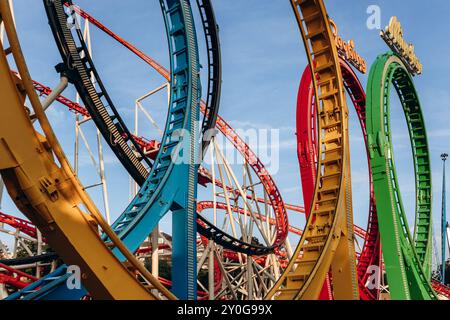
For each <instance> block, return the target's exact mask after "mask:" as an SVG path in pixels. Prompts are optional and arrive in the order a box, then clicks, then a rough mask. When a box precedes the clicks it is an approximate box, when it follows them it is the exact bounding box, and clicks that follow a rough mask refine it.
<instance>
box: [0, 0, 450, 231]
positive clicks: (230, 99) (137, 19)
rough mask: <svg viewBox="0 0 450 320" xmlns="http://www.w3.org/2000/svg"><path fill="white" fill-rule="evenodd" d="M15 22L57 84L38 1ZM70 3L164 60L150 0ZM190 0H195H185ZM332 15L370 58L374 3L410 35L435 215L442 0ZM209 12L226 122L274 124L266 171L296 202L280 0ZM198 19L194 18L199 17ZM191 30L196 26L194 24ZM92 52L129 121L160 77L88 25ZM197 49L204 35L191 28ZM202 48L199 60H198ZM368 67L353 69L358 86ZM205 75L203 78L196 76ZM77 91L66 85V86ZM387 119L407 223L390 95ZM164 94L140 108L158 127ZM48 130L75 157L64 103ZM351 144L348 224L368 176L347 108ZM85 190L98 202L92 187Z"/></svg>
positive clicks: (295, 37)
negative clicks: (276, 144)
mask: <svg viewBox="0 0 450 320" xmlns="http://www.w3.org/2000/svg"><path fill="white" fill-rule="evenodd" d="M14 3H15V13H16V19H17V28H18V32H19V36H20V39H21V42H22V47H23V50H24V53H25V56H26V59H27V62H28V66H29V68H30V71H31V74H32V76H33V77H34V78H35V79H36V80H38V81H40V82H42V83H44V84H46V85H48V86H55V85H56V84H57V82H58V76H57V74H56V73H55V72H54V68H53V67H54V65H56V64H57V63H59V62H60V57H59V53H58V51H57V49H56V46H55V44H54V40H53V37H52V35H51V31H50V29H49V27H48V24H47V19H46V16H45V12H44V10H43V6H42V1H29V0H15V1H14ZM75 3H76V4H78V5H80V6H81V7H82V8H84V9H85V10H87V11H88V12H89V13H91V14H92V15H93V16H94V17H96V18H97V19H99V20H100V21H102V22H103V23H104V24H105V25H107V26H108V27H110V28H111V29H112V30H114V31H115V32H117V33H118V34H119V35H121V36H122V37H124V38H125V39H127V40H128V41H130V42H131V43H133V44H135V45H136V46H137V47H139V48H141V49H142V50H143V51H145V52H146V53H148V54H149V55H150V56H152V57H153V58H155V59H156V60H157V61H159V62H160V63H161V64H163V65H164V66H166V67H168V65H169V64H168V54H167V44H166V36H165V32H164V26H163V20H162V16H161V12H160V8H159V2H158V1H148V0H146V1H144V0H131V1H106V0H97V1H87V0H78V1H75ZM193 3H194V1H193ZM325 3H326V6H327V8H328V11H329V14H330V16H331V17H332V18H333V19H334V20H335V22H336V23H337V25H338V27H339V33H340V35H341V36H342V37H343V38H344V39H350V38H352V39H354V40H355V43H356V47H357V51H358V52H359V53H360V54H361V55H362V56H363V57H364V58H365V59H366V61H367V63H368V66H370V65H371V63H372V62H373V61H374V59H375V58H376V56H377V55H378V54H382V53H384V52H386V51H387V50H388V48H387V46H386V45H385V44H384V43H383V41H382V40H381V39H380V37H379V35H378V31H377V30H368V29H367V27H366V19H367V17H368V15H367V14H366V9H367V7H368V6H369V5H372V4H376V5H379V6H380V8H381V14H382V26H385V25H386V24H387V23H388V22H389V18H390V17H391V16H392V15H397V16H398V17H399V20H400V21H401V23H402V25H403V28H404V31H405V37H406V39H407V40H408V41H411V42H413V43H414V45H415V47H416V53H417V54H418V56H419V57H420V59H421V60H422V63H423V65H424V73H423V75H422V76H420V77H417V78H415V83H416V86H417V89H418V91H419V95H420V97H421V101H422V106H423V109H424V112H425V118H426V122H427V128H428V136H429V142H430V146H431V156H432V163H433V179H434V180H433V183H434V189H433V190H434V216H435V218H436V219H435V221H436V225H435V226H436V228H437V227H438V224H437V221H438V217H439V215H440V208H441V205H440V191H441V183H442V181H441V162H440V158H439V155H440V153H441V152H444V151H447V152H448V151H450V142H449V139H448V138H449V137H450V129H449V127H448V122H449V119H450V108H449V106H450V91H449V88H450V77H449V76H448V75H449V74H450V59H449V56H450V42H448V41H446V39H448V35H449V33H450V26H449V25H448V23H446V20H447V19H448V15H449V14H450V3H449V2H447V1H442V0H430V1H428V2H427V4H426V7H427V8H426V10H424V3H423V1H419V0H409V1H405V0H394V1H392V0H391V1H373V0H371V1H365V0H345V1H332V0H328V1H325ZM214 5H215V11H216V15H217V20H218V22H219V25H220V33H221V43H222V55H223V91H222V103H221V110H220V114H221V115H222V116H223V117H224V118H225V119H226V120H227V121H229V122H230V123H231V124H232V125H233V126H235V127H237V128H241V129H248V128H275V129H279V130H280V138H281V141H280V145H281V148H280V170H279V172H278V173H277V174H276V175H274V178H275V180H276V182H277V184H278V186H279V188H280V190H281V192H282V196H283V198H284V200H285V201H286V202H289V203H293V204H302V203H303V201H302V195H301V187H300V175H299V168H298V162H297V155H296V139H295V108H296V105H295V104H296V96H297V89H298V83H299V80H300V77H301V73H302V72H303V70H304V68H305V66H306V63H307V61H306V55H305V53H304V48H303V44H302V43H301V37H300V33H299V30H298V27H297V25H296V21H295V18H294V15H293V13H292V10H291V7H290V2H289V1H288V0H277V1H273V0H272V1H271V0H259V1H257V0H246V1H237V0H216V1H214ZM197 22H199V21H197ZM197 26H198V28H200V24H199V23H197ZM91 35H92V45H93V58H94V62H95V64H96V66H97V68H98V70H99V72H100V74H101V75H102V79H103V81H104V82H105V85H106V87H107V88H108V90H109V93H110V95H111V96H112V98H113V100H114V102H115V104H116V106H117V107H118V108H119V110H120V111H121V113H122V115H123V117H124V118H125V120H126V122H127V123H129V126H130V127H131V128H133V106H134V100H135V99H136V98H138V97H139V96H141V95H143V94H144V93H146V92H148V91H149V90H151V89H154V88H155V87H157V86H159V85H161V84H163V83H164V79H163V78H162V77H160V76H159V75H158V74H157V73H156V72H155V71H153V70H151V69H150V68H149V67H148V66H147V65H146V64H145V63H143V62H141V61H140V60H139V59H137V58H136V57H134V56H133V55H132V54H131V53H129V52H128V51H127V50H126V49H123V48H122V47H121V46H120V45H119V44H117V43H115V42H114V41H113V40H111V39H110V38H108V37H107V36H105V35H104V34H102V33H101V32H100V31H98V30H96V29H95V28H94V27H92V28H91ZM199 41H200V48H201V49H204V46H203V44H202V42H203V35H202V34H201V33H200V32H199ZM203 52H204V50H202V56H201V59H202V60H201V62H203V63H204V64H205V66H206V63H205V59H204V58H205V55H204V54H203ZM366 79H367V75H362V76H361V81H362V82H363V84H364V86H365V85H366ZM204 83H205V82H204ZM64 94H65V95H66V96H67V97H69V98H75V92H74V90H73V88H69V89H68V90H66V91H65V93H64ZM393 101H395V103H394V104H393V106H392V126H393V128H394V142H395V156H396V161H397V167H398V168H397V169H398V173H399V176H400V177H399V179H400V187H401V190H402V193H403V201H404V204H405V208H406V209H407V212H408V215H409V219H410V220H409V221H410V224H411V225H413V217H414V213H413V211H414V198H415V194H414V189H413V186H414V180H413V175H412V172H413V167H412V160H411V151H410V147H409V138H408V135H407V131H406V125H405V121H404V118H403V114H402V112H401V108H400V106H399V104H398V102H397V101H398V99H397V98H396V97H393ZM165 102H166V100H165V96H164V94H159V95H157V96H156V97H155V98H154V99H152V100H151V101H150V102H147V103H146V108H148V109H149V110H151V112H152V115H154V116H155V118H156V119H157V121H158V122H159V123H160V124H161V126H163V123H164V119H165V107H164V104H165ZM49 116H50V119H51V121H52V123H53V125H54V129H55V131H56V132H57V134H58V137H59V138H60V140H61V142H62V144H63V147H64V148H65V150H66V153H67V155H68V156H69V157H70V159H72V158H73V144H74V124H73V120H74V117H73V115H72V114H71V113H69V112H67V111H66V109H65V107H61V106H56V105H55V106H54V107H52V109H51V111H50V112H49ZM351 118H352V119H351V127H350V130H351V151H352V176H353V191H354V193H353V201H354V215H355V222H356V223H357V224H359V225H361V226H365V225H366V221H367V208H368V177H367V174H368V173H367V165H366V160H365V151H364V146H363V140H362V137H361V134H360V129H359V125H358V123H357V120H356V117H355V113H354V112H353V111H352V112H351ZM84 128H85V130H86V134H87V135H88V136H89V137H90V138H89V140H90V141H92V142H93V141H94V140H93V139H94V138H93V137H94V132H95V131H94V128H93V126H92V124H86V125H85V127H84ZM141 129H142V131H141V134H142V135H145V136H146V137H149V138H155V137H158V133H157V132H156V131H155V130H152V129H151V128H150V126H148V125H146V124H141ZM104 148H105V152H106V167H107V179H108V187H109V191H110V199H111V209H112V214H113V217H116V216H117V215H118V214H120V212H121V211H122V209H123V208H124V207H125V206H126V204H127V202H128V200H129V199H128V197H127V196H126V194H128V180H127V174H126V172H125V170H123V169H122V168H121V167H120V164H119V163H118V162H117V161H116V160H115V158H114V156H113V155H112V153H111V152H110V151H109V150H107V147H106V145H105V146H104ZM92 173H93V171H92V166H90V165H89V158H88V157H87V155H86V153H84V154H83V155H82V156H81V170H80V177H81V179H82V181H83V183H85V184H86V185H89V184H91V183H95V182H97V180H96V179H94V175H93V174H92ZM92 196H93V197H94V199H95V200H96V201H97V203H98V205H99V207H100V208H102V206H101V198H100V193H99V192H98V191H92ZM3 204H4V206H3V211H5V212H6V213H11V214H18V211H17V209H16V208H15V207H14V206H13V205H12V204H11V202H10V201H9V200H8V199H7V196H5V197H4V203H3Z"/></svg>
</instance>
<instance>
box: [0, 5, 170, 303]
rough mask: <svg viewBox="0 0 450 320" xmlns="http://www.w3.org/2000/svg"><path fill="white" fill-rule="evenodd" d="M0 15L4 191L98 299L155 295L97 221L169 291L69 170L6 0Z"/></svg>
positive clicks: (0, 170) (0, 129)
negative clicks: (1, 31)
mask: <svg viewBox="0 0 450 320" xmlns="http://www.w3.org/2000/svg"><path fill="white" fill-rule="evenodd" d="M0 15H1V18H2V21H3V23H4V26H5V30H6V34H7V37H8V43H9V45H10V48H3V46H2V50H1V53H0V74H1V76H0V87H1V88H2V99H1V101H0V103H1V108H2V110H4V114H3V116H2V117H1V119H0V122H1V124H0V138H1V141H2V143H1V147H0V159H2V161H1V162H0V173H1V175H2V178H3V180H4V182H5V185H6V188H7V190H8V192H9V194H10V195H11V198H12V199H13V201H14V202H15V203H16V205H17V206H18V208H19V209H20V210H21V211H22V212H23V213H24V214H25V215H26V216H27V217H28V218H29V219H30V220H31V221H32V222H33V223H34V224H35V225H36V226H37V227H38V228H39V229H40V230H41V231H42V233H43V235H44V236H45V237H46V239H47V241H48V242H49V244H50V245H51V246H52V247H53V248H54V249H55V250H57V251H58V252H59V253H60V254H61V257H62V258H63V259H64V260H65V261H66V262H68V263H70V264H74V265H78V266H79V267H80V269H81V270H82V273H83V278H84V283H85V285H86V287H87V288H88V289H89V290H90V291H91V293H92V294H93V295H94V296H96V297H97V298H98V299H110V298H115V299H156V297H155V296H154V295H153V294H152V293H151V292H150V291H148V290H147V289H146V288H145V287H144V286H143V285H142V284H141V283H140V282H139V281H138V280H137V279H136V277H135V275H133V274H132V273H130V271H129V270H128V269H127V267H126V266H125V265H124V264H122V263H121V262H120V261H119V260H118V259H117V258H116V257H115V255H114V254H113V253H112V252H111V250H110V248H108V247H107V246H106V245H105V244H104V243H103V241H101V239H100V237H99V235H98V230H97V229H96V228H97V227H98V228H101V229H102V230H103V232H105V233H106V234H108V236H109V237H110V238H111V239H112V243H113V245H114V246H115V247H116V248H117V249H118V251H119V252H120V253H121V254H122V255H124V256H125V257H126V259H127V260H128V262H129V264H130V265H132V267H133V268H135V270H136V271H137V272H138V273H139V274H140V275H141V276H142V277H143V279H145V281H147V282H148V284H151V285H150V287H152V286H153V288H154V289H156V290H158V291H159V292H160V293H161V294H163V295H164V296H165V297H167V298H174V297H173V295H172V294H171V293H170V292H168V291H167V290H166V289H165V288H164V287H163V286H162V285H161V284H160V283H159V282H158V281H157V279H155V278H154V277H153V276H152V275H151V274H149V273H148V271H147V270H146V269H145V268H143V267H142V266H141V264H140V263H139V262H138V261H137V260H136V258H135V257H134V256H133V255H132V254H131V252H129V251H128V250H127V249H126V248H125V246H124V245H123V243H122V242H121V241H120V240H119V239H118V238H117V236H116V235H115V234H114V232H113V231H112V230H111V229H110V227H109V226H108V224H107V223H106V221H105V220H104V219H103V217H102V215H101V214H100V212H98V210H97V209H96V207H95V205H94V204H93V202H92V201H91V199H90V198H89V196H88V195H87V194H86V193H85V191H84V189H83V187H82V185H81V183H80V182H79V181H78V179H77V178H76V177H75V175H74V173H73V171H72V169H71V168H70V164H69V162H68V161H67V158H66V157H65V155H64V152H63V151H62V148H61V146H60V145H59V143H58V140H57V139H56V137H55V135H54V132H53V130H52V129H51V126H50V123H49V121H48V119H47V117H46V115H45V112H44V110H43V108H42V105H41V104H40V101H39V98H38V96H37V94H36V91H35V90H34V87H33V84H32V81H31V77H30V75H29V72H28V69H27V67H26V63H25V59H24V57H23V55H22V51H21V48H20V44H19V41H18V38H17V34H16V30H15V27H14V22H13V18H12V14H11V11H10V8H9V2H8V1H4V0H2V1H0ZM7 54H12V57H13V58H14V62H15V65H16V66H17V68H18V72H19V74H20V78H19V77H17V76H15V75H14V74H12V73H11V71H10V65H9V63H8V59H7V56H6V55H7ZM26 99H28V100H29V102H30V104H31V106H32V107H33V110H34V113H35V115H36V119H37V120H38V121H39V124H40V127H41V129H42V131H43V132H44V135H41V134H39V133H38V132H37V131H35V129H34V127H33V125H32V123H31V121H30V118H29V114H28V113H27V111H26V109H25V108H24V102H25V100H26ZM11 124H14V125H13V126H12V125H11ZM55 158H56V159H57V161H58V163H59V166H58V165H57V164H56V160H55ZM18 159H20V160H18ZM81 207H83V208H84V209H85V210H86V212H83V210H82V209H81ZM93 226H95V228H93ZM117 283H120V284H121V285H120V286H117Z"/></svg>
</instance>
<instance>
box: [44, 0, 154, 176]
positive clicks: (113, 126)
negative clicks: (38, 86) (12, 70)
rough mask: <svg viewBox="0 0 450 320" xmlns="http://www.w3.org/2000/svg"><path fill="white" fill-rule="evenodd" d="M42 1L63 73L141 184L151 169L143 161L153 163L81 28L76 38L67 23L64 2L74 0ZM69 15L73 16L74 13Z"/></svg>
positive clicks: (149, 164)
mask: <svg viewBox="0 0 450 320" xmlns="http://www.w3.org/2000/svg"><path fill="white" fill-rule="evenodd" d="M43 2H44V5H45V10H46V12H47V17H48V20H49V24H50V27H51V29H52V32H53V35H54V38H55V40H56V44H57V47H58V49H59V52H60V54H61V57H62V59H63V61H64V64H63V65H64V67H63V68H59V69H62V72H63V73H65V74H66V75H67V76H68V77H69V79H70V81H71V82H73V84H74V85H75V87H76V89H77V91H78V93H79V94H80V97H81V99H82V100H83V102H84V105H85V106H86V108H87V110H88V111H89V114H90V115H91V116H92V119H93V120H94V122H95V124H96V126H97V128H98V129H99V130H100V132H101V133H102V135H103V137H104V138H105V140H106V142H107V143H108V145H109V146H110V148H111V149H112V151H113V152H114V153H115V155H116V156H117V158H118V159H119V160H120V162H121V163H122V165H123V166H124V167H125V169H126V170H127V171H128V172H129V174H130V175H131V176H132V177H133V178H134V179H135V180H136V181H137V182H138V183H139V184H143V183H144V181H145V180H146V178H147V176H148V170H147V169H146V167H145V165H144V164H143V163H141V162H142V161H143V162H144V163H145V164H146V165H147V166H148V167H151V166H152V163H151V162H150V161H149V159H148V158H147V157H145V154H144V152H143V151H142V149H141V148H140V145H139V144H138V143H137V142H136V141H135V140H134V139H133V137H132V135H131V133H130V131H129V130H128V128H127V126H126V124H125V122H124V121H123V119H122V118H121V116H120V114H119V113H118V111H117V109H116V107H115V105H114V103H113V101H112V99H111V97H110V96H109V94H108V92H107V90H106V88H105V86H104V85H103V82H102V79H101V78H100V76H99V74H98V72H97V69H96V68H95V65H94V63H93V62H92V59H91V56H90V54H89V50H88V48H87V45H86V43H85V41H84V39H83V34H82V32H81V30H80V29H79V28H76V35H77V40H75V37H74V36H73V34H72V31H71V29H70V26H69V25H68V17H69V15H68V14H66V12H65V11H64V8H65V7H64V5H63V4H66V5H69V6H71V7H70V8H72V6H73V3H72V0H56V1H47V0H43ZM70 16H73V13H72V12H71V13H70ZM97 88H98V89H97Z"/></svg>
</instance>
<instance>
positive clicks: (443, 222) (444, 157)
mask: <svg viewBox="0 0 450 320" xmlns="http://www.w3.org/2000/svg"><path fill="white" fill-rule="evenodd" d="M441 159H442V164H443V165H442V167H443V179H442V217H441V218H442V220H441V241H442V242H441V243H442V245H441V250H442V255H441V257H442V266H441V268H442V270H441V282H442V284H445V262H446V260H445V252H446V248H445V245H446V243H447V239H446V232H447V208H446V206H447V204H446V194H445V193H446V192H445V191H446V190H445V162H446V161H447V159H448V154H447V153H443V154H441Z"/></svg>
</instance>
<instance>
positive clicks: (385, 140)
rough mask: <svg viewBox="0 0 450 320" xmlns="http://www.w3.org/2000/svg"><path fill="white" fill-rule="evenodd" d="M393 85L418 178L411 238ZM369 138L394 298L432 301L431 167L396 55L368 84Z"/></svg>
mask: <svg viewBox="0 0 450 320" xmlns="http://www.w3.org/2000/svg"><path fill="white" fill-rule="evenodd" d="M391 84H392V85H393V86H394V88H395V90H396V92H397V94H398V96H399V97H400V102H401V105H402V107H403V111H404V114H405V118H406V122H407V125H408V131H409V135H410V139H411V146H412V153H413V159H414V174H415V180H416V227H415V234H414V239H413V238H412V237H411V234H410V231H409V227H408V221H407V218H406V214H405V211H404V208H403V203H402V197H401V194H400V189H399V184H398V180H397V174H396V168H395V161H394V150H393V141H392V133H391V124H390V105H389V104H390V95H391V90H390V88H391ZM367 135H368V142H369V150H370V158H371V161H370V164H371V168H372V178H373V181H374V191H375V196H376V199H377V200H378V201H377V211H378V219H379V221H380V223H379V225H380V233H381V243H382V247H383V256H384V261H385V266H386V273H387V277H388V283H389V290H390V294H391V298H392V299H396V300H403V299H408V300H409V299H413V300H422V299H434V298H435V294H434V292H433V289H432V287H431V285H430V281H429V279H430V274H429V271H430V262H429V254H430V249H431V240H430V239H431V238H430V236H431V197H432V191H431V169H430V159H429V150H428V141H427V136H426V129H425V123H424V118H423V114H422V110H421V106H420V101H419V96H418V95H417V92H416V90H415V87H414V83H413V80H412V77H411V75H410V74H409V72H408V71H407V69H406V67H405V66H404V64H403V62H402V61H401V60H400V59H399V58H398V57H397V56H396V55H395V54H393V53H387V54H384V55H380V56H378V58H377V59H376V61H375V63H374V64H373V65H372V68H371V70H370V75H369V81H368V85H367Z"/></svg>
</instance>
